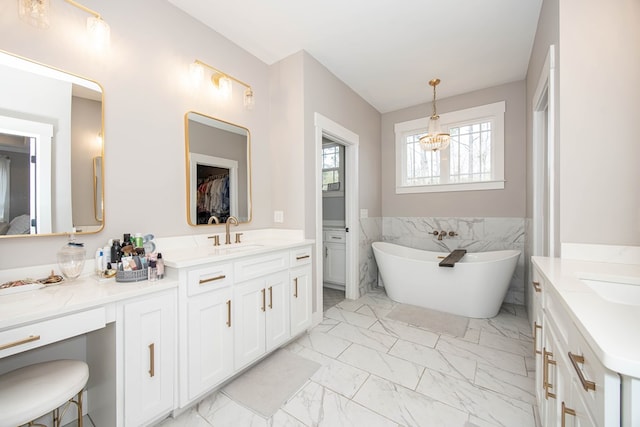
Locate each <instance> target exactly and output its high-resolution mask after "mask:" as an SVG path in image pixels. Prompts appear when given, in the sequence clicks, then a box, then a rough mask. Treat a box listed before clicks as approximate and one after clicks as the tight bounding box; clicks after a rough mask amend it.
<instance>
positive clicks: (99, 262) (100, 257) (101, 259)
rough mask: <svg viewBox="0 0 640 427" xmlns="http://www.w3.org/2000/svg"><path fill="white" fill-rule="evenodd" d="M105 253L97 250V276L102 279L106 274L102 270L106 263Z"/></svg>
mask: <svg viewBox="0 0 640 427" xmlns="http://www.w3.org/2000/svg"><path fill="white" fill-rule="evenodd" d="M103 254H104V252H103V251H102V248H98V249H96V267H95V269H96V274H97V275H98V277H102V273H103V272H104V268H102V263H103V262H104V255H103Z"/></svg>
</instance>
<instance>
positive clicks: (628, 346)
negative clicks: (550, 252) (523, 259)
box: [532, 257, 640, 378]
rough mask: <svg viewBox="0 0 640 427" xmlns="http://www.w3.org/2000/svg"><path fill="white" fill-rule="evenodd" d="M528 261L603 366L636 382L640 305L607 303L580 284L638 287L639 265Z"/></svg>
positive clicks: (639, 374) (639, 369)
mask: <svg viewBox="0 0 640 427" xmlns="http://www.w3.org/2000/svg"><path fill="white" fill-rule="evenodd" d="M532 261H533V263H534V264H535V265H536V266H537V267H538V268H539V270H540V272H541V273H542V274H543V275H544V276H545V278H546V279H547V280H548V282H549V285H550V286H552V287H553V288H554V290H555V291H556V292H557V293H558V294H559V295H560V297H561V300H562V303H563V304H564V306H565V308H566V309H567V312H568V313H569V315H570V316H571V318H572V320H573V321H574V323H575V324H576V327H577V328H578V329H579V330H580V332H581V333H582V335H583V336H584V337H585V339H586V340H587V341H588V343H589V345H590V346H591V348H592V350H593V351H594V352H595V353H596V355H597V356H598V358H599V359H600V361H601V362H602V363H603V364H604V366H606V367H607V368H608V369H611V370H612V371H615V372H618V373H620V374H622V375H627V376H630V377H635V378H640V339H638V326H639V325H640V305H631V304H621V303H615V302H611V301H608V300H606V299H604V298H602V297H601V296H599V295H598V294H597V293H596V291H594V290H593V289H591V288H590V287H589V286H588V285H587V284H586V283H585V282H583V281H582V280H581V279H586V280H598V281H606V282H614V283H615V282H623V283H624V282H626V283H632V282H633V283H640V265H631V264H613V263H604V262H591V261H578V260H568V259H560V258H543V257H532Z"/></svg>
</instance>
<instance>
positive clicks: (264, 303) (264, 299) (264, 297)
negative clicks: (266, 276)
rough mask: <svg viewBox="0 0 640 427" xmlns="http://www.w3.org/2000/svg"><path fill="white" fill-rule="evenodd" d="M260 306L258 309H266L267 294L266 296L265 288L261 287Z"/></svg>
mask: <svg viewBox="0 0 640 427" xmlns="http://www.w3.org/2000/svg"><path fill="white" fill-rule="evenodd" d="M261 292H262V307H260V309H261V310H262V311H267V296H266V293H267V291H266V289H264V288H262V291H261Z"/></svg>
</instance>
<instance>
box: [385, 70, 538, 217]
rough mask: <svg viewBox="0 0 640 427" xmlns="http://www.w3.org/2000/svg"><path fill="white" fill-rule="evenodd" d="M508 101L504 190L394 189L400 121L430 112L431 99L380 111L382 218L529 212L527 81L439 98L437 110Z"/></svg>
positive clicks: (518, 215)
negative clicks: (402, 191)
mask: <svg viewBox="0 0 640 427" xmlns="http://www.w3.org/2000/svg"><path fill="white" fill-rule="evenodd" d="M498 101H506V112H505V134H504V135H505V147H504V150H505V154H504V155H505V180H506V183H505V188H504V190H484V191H457V192H445V193H417V194H396V193H395V177H396V175H395V173H396V164H395V133H394V125H395V124H396V123H400V122H405V121H408V120H413V119H417V118H420V117H426V116H427V115H428V114H429V112H430V111H431V107H430V103H429V104H421V105H416V106H414V107H410V108H405V109H403V110H398V111H394V112H390V113H386V114H383V115H382V146H381V147H382V150H381V151H382V153H381V157H382V158H383V159H385V160H384V161H383V162H382V183H381V192H382V215H383V216H384V217H519V218H523V217H524V215H525V206H526V201H525V189H526V186H525V185H526V174H525V170H526V169H525V165H526V160H525V148H526V145H525V141H526V134H525V125H526V121H525V104H524V103H525V84H524V81H520V82H514V83H509V84H505V85H502V86H496V87H492V88H488V89H483V90H479V91H475V92H471V93H467V94H464V95H460V96H455V97H451V98H445V99H442V100H438V102H437V106H438V112H439V113H446V112H450V111H456V110H461V109H465V108H470V107H476V106H479V105H484V104H490V103H493V102H498Z"/></svg>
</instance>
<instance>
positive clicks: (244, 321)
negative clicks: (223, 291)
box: [233, 278, 267, 370]
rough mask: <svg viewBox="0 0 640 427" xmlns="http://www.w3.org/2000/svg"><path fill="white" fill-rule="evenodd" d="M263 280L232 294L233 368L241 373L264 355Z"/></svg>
mask: <svg viewBox="0 0 640 427" xmlns="http://www.w3.org/2000/svg"><path fill="white" fill-rule="evenodd" d="M264 284H265V281H264V279H263V278H259V279H254V280H249V281H247V282H244V283H243V284H241V285H236V287H235V289H234V292H233V302H234V305H235V308H234V310H233V321H234V324H235V325H234V328H233V329H234V348H235V354H234V359H235V361H234V364H235V369H236V370H237V369H240V368H242V367H244V366H246V365H247V364H248V363H250V362H252V361H254V360H255V359H257V358H258V357H260V356H262V355H263V354H264V353H265V352H266V346H265V313H266V310H267V294H266V292H267V290H266V289H265V287H264Z"/></svg>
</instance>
